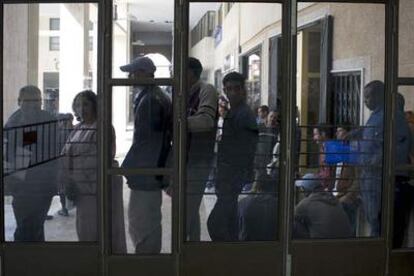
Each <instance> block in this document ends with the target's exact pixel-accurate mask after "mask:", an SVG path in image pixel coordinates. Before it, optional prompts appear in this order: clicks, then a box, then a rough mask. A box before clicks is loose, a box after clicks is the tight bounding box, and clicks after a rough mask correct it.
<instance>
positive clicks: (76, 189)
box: [2, 4, 97, 241]
mask: <svg viewBox="0 0 414 276" xmlns="http://www.w3.org/2000/svg"><path fill="white" fill-rule="evenodd" d="M4 10H5V12H4V18H2V20H3V24H4V30H3V31H4V45H3V46H4V47H3V56H4V61H5V62H4V70H3V78H4V82H3V116H4V118H5V122H6V123H5V125H4V127H3V137H4V140H3V149H4V155H3V160H4V162H3V169H4V179H3V183H4V188H5V198H4V210H5V218H4V220H5V221H4V223H5V239H6V241H45V240H46V241H78V240H82V241H86V240H87V241H96V240H97V229H96V227H97V224H96V221H97V214H96V195H95V193H96V140H95V138H94V137H95V136H96V126H95V125H94V122H93V121H94V120H96V113H95V111H96V101H95V102H94V104H93V103H91V102H90V101H86V102H87V104H85V106H84V105H83V104H82V105H80V103H79V101H78V102H77V103H76V109H77V110H78V111H75V110H73V109H72V107H74V106H75V105H72V104H73V103H74V98H75V96H76V95H77V93H79V92H80V91H82V90H85V89H92V90H95V89H96V75H97V74H96V72H97V68H96V52H97V51H96V46H93V47H92V48H90V47H89V41H88V40H85V33H87V34H88V36H89V37H90V39H91V40H92V41H96V39H97V36H96V34H97V25H96V23H97V5H95V4H18V5H12V4H10V5H5V6H4ZM73 41H76V42H77V43H76V44H73ZM16 45H18V47H16ZM94 45H96V43H94ZM90 93H92V94H93V92H90ZM94 95H95V94H94ZM82 102H84V101H82ZM86 102H85V103H86ZM91 107H93V108H91ZM88 114H89V115H88ZM75 117H76V119H78V121H79V124H77V125H76V126H75V130H73V127H74V126H73V123H74V118H75ZM86 118H88V119H86ZM91 118H94V119H91ZM85 119H86V121H87V122H85ZM85 124H87V125H88V126H86V125H85ZM72 141H80V142H81V143H77V142H76V143H72ZM66 157H68V160H69V162H68V163H66V162H65V161H64V160H66V159H67V158H66ZM65 163H66V165H68V166H66V165H65ZM85 163H86V164H88V166H87V167H85V166H83V165H82V164H85ZM63 175H65V177H63ZM69 187H70V188H69ZM69 190H71V191H72V192H71V193H70V194H71V195H73V196H75V197H78V199H79V200H73V199H74V198H71V199H72V200H67V197H71V195H69ZM48 214H49V215H48Z"/></svg>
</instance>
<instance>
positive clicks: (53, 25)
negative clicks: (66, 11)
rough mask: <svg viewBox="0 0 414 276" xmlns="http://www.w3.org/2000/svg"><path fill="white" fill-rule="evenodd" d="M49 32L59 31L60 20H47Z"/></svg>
mask: <svg viewBox="0 0 414 276" xmlns="http://www.w3.org/2000/svg"><path fill="white" fill-rule="evenodd" d="M49 30H51V31H59V30H60V18H50V19H49Z"/></svg>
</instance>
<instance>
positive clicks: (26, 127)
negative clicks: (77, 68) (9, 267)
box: [4, 85, 57, 241]
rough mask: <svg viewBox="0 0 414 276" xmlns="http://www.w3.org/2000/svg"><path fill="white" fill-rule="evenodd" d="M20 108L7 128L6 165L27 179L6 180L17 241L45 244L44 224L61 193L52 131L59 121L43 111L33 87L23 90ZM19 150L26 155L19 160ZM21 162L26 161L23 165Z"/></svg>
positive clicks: (39, 94) (11, 178) (37, 91)
mask: <svg viewBox="0 0 414 276" xmlns="http://www.w3.org/2000/svg"><path fill="white" fill-rule="evenodd" d="M18 106H19V109H18V110H17V111H15V112H14V113H13V114H12V115H11V116H10V118H9V119H8V120H7V122H6V124H5V126H4V128H5V129H7V128H10V131H11V136H10V137H6V139H7V138H10V139H9V140H8V141H7V145H6V151H7V153H6V161H7V162H9V163H10V164H14V165H15V166H14V167H13V168H12V169H13V170H15V171H21V172H19V175H20V176H23V177H13V175H11V176H9V177H5V179H4V181H5V185H9V186H11V194H12V196H13V202H12V206H13V212H14V216H15V218H16V230H15V232H14V240H15V241H44V240H45V234H44V222H45V219H46V216H47V212H48V210H49V207H50V204H51V202H52V198H53V196H54V195H55V194H56V192H57V185H56V176H57V175H56V168H57V163H56V159H55V157H56V155H57V152H53V149H56V147H55V142H56V139H55V138H53V137H52V136H53V135H54V133H53V132H52V131H50V129H52V127H53V126H52V125H54V124H56V118H55V117H54V116H53V115H52V114H50V113H49V112H47V111H45V110H42V108H41V107H42V98H41V92H40V90H39V88H37V87H36V86H33V85H27V86H24V87H22V88H21V89H20V91H19V97H18ZM13 136H14V137H13ZM18 149H21V150H22V151H23V152H24V155H23V156H22V155H20V156H19V153H18V152H17V150H18ZM17 158H23V162H19V161H18V160H17ZM21 165H22V166H21ZM18 166H19V167H18ZM20 166H21V167H20ZM8 182H10V183H8Z"/></svg>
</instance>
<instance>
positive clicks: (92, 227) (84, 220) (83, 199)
mask: <svg viewBox="0 0 414 276" xmlns="http://www.w3.org/2000/svg"><path fill="white" fill-rule="evenodd" d="M96 203H97V202H96V196H94V195H78V196H77V197H76V202H75V205H76V233H77V234H78V239H79V241H97V240H98V233H97V206H96Z"/></svg>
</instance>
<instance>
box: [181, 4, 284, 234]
mask: <svg viewBox="0 0 414 276" xmlns="http://www.w3.org/2000/svg"><path fill="white" fill-rule="evenodd" d="M253 11H254V14H260V15H261V16H260V17H255V16H253ZM252 18H253V19H252ZM189 24H190V26H189V30H190V37H189V40H190V41H191V47H190V49H189V56H190V59H189V63H188V68H187V76H188V83H187V93H188V102H187V116H188V117H187V118H188V119H187V125H188V136H187V139H188V148H187V150H188V153H187V154H188V156H187V182H186V226H185V233H186V240H187V241H200V240H201V241H238V240H241V241H258V240H276V239H277V219H278V217H277V213H278V211H277V207H278V204H277V202H278V196H277V195H278V182H279V151H280V141H279V137H280V124H279V122H280V115H279V112H280V107H279V105H278V102H280V98H281V97H282V95H281V91H280V85H281V83H280V82H279V80H280V70H279V65H280V62H281V61H280V58H279V56H280V53H281V52H280V51H281V48H280V47H279V44H280V40H279V39H280V32H281V29H280V26H281V5H280V4H267V3H266V4H265V3H260V4H258V3H234V4H233V5H229V4H228V3H191V4H190V22H189ZM268 26H273V28H272V30H271V31H269V29H268ZM276 35H279V38H276V37H275V36H276ZM269 49H270V51H269ZM239 60H240V61H241V64H239V62H238V61H239ZM269 71H270V72H271V73H269ZM223 80H225V81H223ZM259 107H260V108H259ZM256 112H258V113H257V114H256Z"/></svg>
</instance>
